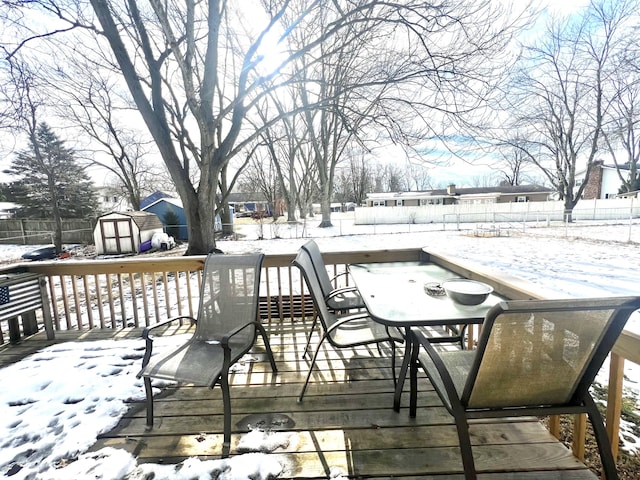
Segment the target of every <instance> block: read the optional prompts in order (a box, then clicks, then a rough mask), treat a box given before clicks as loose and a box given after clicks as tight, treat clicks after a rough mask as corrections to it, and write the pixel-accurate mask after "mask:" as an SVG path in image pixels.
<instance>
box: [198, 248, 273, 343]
mask: <svg viewBox="0 0 640 480" xmlns="http://www.w3.org/2000/svg"><path fill="white" fill-rule="evenodd" d="M263 259H264V255H262V254H251V255H209V256H208V257H207V260H206V263H205V265H204V270H203V273H202V287H201V289H200V304H199V308H198V324H197V326H196V331H195V338H196V339H198V340H205V341H210V340H211V341H219V340H220V338H221V337H222V336H223V335H224V334H226V333H228V332H230V331H231V330H233V329H234V328H236V327H239V326H241V325H244V324H246V323H247V322H250V321H253V320H256V319H257V315H258V301H259V290H260V269H261V268H262V260H263ZM255 334H256V331H255V328H254V327H250V328H246V329H245V330H244V331H243V332H241V333H239V334H238V335H235V336H234V337H233V338H232V341H233V344H234V347H236V348H239V349H241V348H249V347H250V346H251V344H252V342H253V340H254V337H255Z"/></svg>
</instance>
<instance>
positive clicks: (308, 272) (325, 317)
mask: <svg viewBox="0 0 640 480" xmlns="http://www.w3.org/2000/svg"><path fill="white" fill-rule="evenodd" d="M293 264H294V265H295V266H297V267H298V268H299V269H300V271H301V272H302V276H303V277H304V279H305V282H306V284H307V288H308V289H309V293H310V294H311V298H313V303H314V304H315V306H316V310H317V311H318V315H319V316H320V321H321V322H322V324H323V326H324V328H325V329H326V328H327V326H328V323H331V320H332V319H333V318H334V316H333V315H332V314H331V312H329V309H328V308H327V304H326V303H325V301H324V296H323V295H322V288H320V281H319V279H318V276H317V275H316V270H315V268H314V263H313V261H312V260H311V255H310V254H309V252H308V251H307V250H306V249H304V248H301V249H300V250H298V254H297V255H296V258H295V259H294V260H293ZM325 273H326V271H325ZM327 278H328V277H327Z"/></svg>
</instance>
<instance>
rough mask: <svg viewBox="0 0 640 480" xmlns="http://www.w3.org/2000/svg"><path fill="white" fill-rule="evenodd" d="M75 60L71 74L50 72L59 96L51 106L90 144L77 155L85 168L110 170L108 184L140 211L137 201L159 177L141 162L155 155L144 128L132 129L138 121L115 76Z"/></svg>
mask: <svg viewBox="0 0 640 480" xmlns="http://www.w3.org/2000/svg"><path fill="white" fill-rule="evenodd" d="M78 62H79V63H75V64H73V65H71V67H73V72H72V73H67V72H66V71H61V70H58V71H55V72H52V75H51V78H50V81H52V82H53V83H54V84H55V87H56V89H57V90H58V92H59V93H60V94H61V95H62V96H63V97H62V98H61V100H60V101H59V102H56V103H57V105H56V106H55V107H54V108H55V109H56V110H57V111H58V114H59V115H60V116H61V117H64V118H66V119H68V121H69V122H70V123H71V124H72V125H74V126H75V127H76V128H77V129H78V131H80V132H82V133H83V134H85V135H86V138H87V139H89V140H90V142H89V144H88V145H87V146H85V147H84V148H83V152H82V153H83V154H84V156H85V159H86V161H87V162H88V163H89V165H93V166H98V167H101V168H103V169H105V170H106V171H108V172H110V173H111V174H112V175H113V176H114V177H115V179H117V181H116V182H115V185H114V184H113V183H114V182H112V186H113V187H115V188H117V189H118V190H119V191H121V192H122V193H124V194H125V195H126V198H127V199H128V200H129V204H130V205H131V207H132V208H133V209H134V210H140V201H141V199H142V198H143V197H144V196H145V195H148V194H150V193H153V191H155V190H157V186H158V183H159V182H157V181H156V179H157V177H158V175H160V173H161V169H160V168H158V166H156V165H153V163H152V162H151V161H150V160H145V158H149V157H150V156H151V155H154V154H155V155H158V154H157V152H156V151H155V149H154V148H153V147H154V144H153V141H152V140H151V139H150V138H149V136H148V134H147V133H146V131H145V130H142V131H141V130H140V129H138V128H135V127H134V125H135V124H136V123H137V124H140V123H141V119H139V117H138V114H137V112H136V111H134V110H133V109H132V108H131V107H130V105H128V104H127V103H126V100H123V97H125V98H126V97H127V94H126V92H121V91H119V90H118V86H117V83H116V81H115V80H116V78H117V77H114V76H113V74H112V73H111V74H109V73H107V72H102V71H100V70H99V69H98V68H97V66H96V65H95V64H90V63H88V62H83V61H81V60H78ZM92 67H93V68H92ZM123 119H126V120H127V124H125V122H124V121H123ZM136 119H138V122H136V121H135V120H136Z"/></svg>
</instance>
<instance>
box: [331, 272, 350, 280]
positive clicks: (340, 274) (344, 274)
mask: <svg viewBox="0 0 640 480" xmlns="http://www.w3.org/2000/svg"><path fill="white" fill-rule="evenodd" d="M346 275H349V272H348V271H344V272H340V273H336V274H335V275H334V276H333V277H331V281H332V282H335V281H336V280H337V279H338V278H340V277H343V276H346Z"/></svg>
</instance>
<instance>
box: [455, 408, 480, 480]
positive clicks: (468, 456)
mask: <svg viewBox="0 0 640 480" xmlns="http://www.w3.org/2000/svg"><path fill="white" fill-rule="evenodd" d="M454 418H455V421H456V430H457V431H458V442H459V443H460V455H461V456H462V468H463V469H464V478H465V480H477V478H478V477H477V475H476V466H475V463H474V461H473V451H472V450H471V438H470V437H469V423H468V422H467V419H466V417H465V416H464V413H458V414H456V413H455V412H454Z"/></svg>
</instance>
